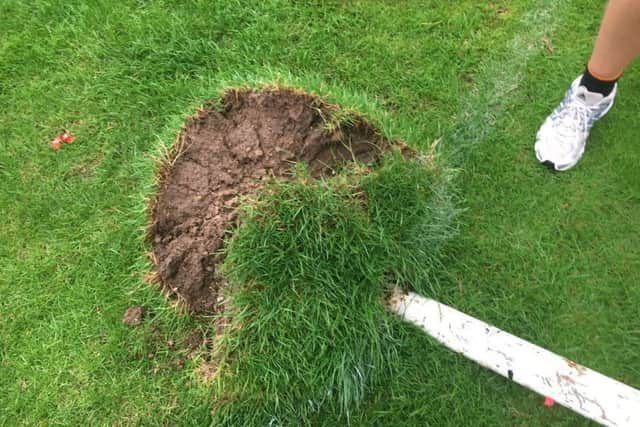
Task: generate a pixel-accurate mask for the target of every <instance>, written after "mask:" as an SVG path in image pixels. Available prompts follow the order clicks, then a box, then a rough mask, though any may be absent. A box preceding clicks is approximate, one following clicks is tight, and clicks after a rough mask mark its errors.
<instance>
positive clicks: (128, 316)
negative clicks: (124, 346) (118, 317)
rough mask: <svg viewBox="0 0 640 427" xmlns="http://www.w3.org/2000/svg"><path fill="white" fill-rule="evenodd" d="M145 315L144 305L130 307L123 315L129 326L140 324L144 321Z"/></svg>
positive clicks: (123, 320)
mask: <svg viewBox="0 0 640 427" xmlns="http://www.w3.org/2000/svg"><path fill="white" fill-rule="evenodd" d="M143 317H144V307H142V306H136V307H129V308H128V309H127V311H126V312H125V313H124V316H122V323H124V324H125V325H127V326H139V325H140V324H141V323H142V318H143Z"/></svg>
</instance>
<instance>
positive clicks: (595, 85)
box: [580, 67, 618, 96]
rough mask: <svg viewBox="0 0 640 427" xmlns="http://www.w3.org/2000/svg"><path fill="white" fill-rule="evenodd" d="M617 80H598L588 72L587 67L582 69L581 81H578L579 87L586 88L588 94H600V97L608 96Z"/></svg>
mask: <svg viewBox="0 0 640 427" xmlns="http://www.w3.org/2000/svg"><path fill="white" fill-rule="evenodd" d="M617 81H618V79H615V80H600V79H599V78H597V77H595V76H594V75H593V74H591V73H590V72H589V67H586V68H585V69H584V74H583V75H582V80H580V86H584V87H586V88H587V90H588V91H589V92H596V93H601V94H602V96H608V95H609V94H610V93H611V91H613V88H614V87H615V85H616V82H617Z"/></svg>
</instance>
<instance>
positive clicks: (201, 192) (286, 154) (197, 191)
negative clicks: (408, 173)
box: [150, 90, 389, 313]
mask: <svg viewBox="0 0 640 427" xmlns="http://www.w3.org/2000/svg"><path fill="white" fill-rule="evenodd" d="M222 105H223V108H222V111H215V110H213V109H203V110H201V111H199V112H198V114H197V115H196V116H195V117H192V118H191V119H189V120H188V121H187V123H186V125H185V127H184V128H183V130H182V132H181V134H180V135H179V137H178V140H177V142H176V145H175V147H174V152H173V155H172V156H170V157H171V158H170V159H169V161H168V162H167V163H166V165H165V168H164V170H163V171H162V173H161V184H160V191H159V194H158V196H157V199H156V201H155V204H154V208H153V212H152V223H151V227H150V237H151V241H152V244H153V259H154V262H155V264H156V268H157V271H158V275H159V278H160V281H161V283H162V285H163V287H164V288H165V289H166V290H168V291H169V293H171V294H174V295H177V296H178V297H179V298H180V299H182V300H183V301H184V302H185V303H186V305H187V307H188V308H189V309H190V310H191V311H192V312H197V313H204V312H208V313H210V312H215V311H220V310H222V309H223V307H221V306H222V305H224V303H222V301H223V298H222V294H221V292H220V290H221V289H222V288H223V287H224V283H225V280H224V278H223V277H222V276H221V275H220V274H219V272H218V264H219V263H220V262H221V261H222V260H221V256H220V255H217V254H216V253H217V252H218V251H219V250H220V249H221V248H222V245H223V243H224V239H225V237H226V236H227V233H228V231H229V230H230V228H231V227H232V226H233V225H234V223H235V220H236V208H237V207H238V203H239V199H240V198H241V197H242V196H245V195H248V194H251V193H253V192H255V191H256V189H257V188H258V187H260V186H261V185H262V182H263V181H264V180H265V179H269V178H272V177H276V178H286V177H287V176H288V175H289V174H290V171H291V168H292V165H293V163H294V162H298V161H304V162H306V163H307V164H308V166H309V171H310V173H311V175H312V176H313V177H316V178H317V177H320V176H328V175H332V174H335V173H336V170H337V169H338V168H339V167H340V166H341V165H343V164H344V163H345V162H347V161H353V160H358V161H362V162H365V163H369V162H372V161H375V160H377V159H379V158H380V155H381V153H382V151H384V150H385V149H387V148H388V146H389V144H388V143H387V142H386V141H385V140H384V139H383V138H382V137H381V136H380V135H379V133H378V132H377V131H376V130H375V129H374V128H373V127H371V126H370V125H368V124H366V123H365V122H364V121H363V120H360V119H355V120H354V123H353V124H351V125H349V126H342V127H340V128H336V129H334V130H331V131H329V130H327V125H326V122H325V120H328V119H329V118H330V117H331V116H332V112H334V111H336V108H335V107H333V106H330V105H327V104H325V103H323V102H322V101H321V100H319V99H317V98H315V97H312V96H310V95H306V94H301V93H298V92H294V91H291V90H266V91H263V92H249V91H235V90H234V91H230V92H228V93H227V94H226V95H225V96H224V98H223V104H222Z"/></svg>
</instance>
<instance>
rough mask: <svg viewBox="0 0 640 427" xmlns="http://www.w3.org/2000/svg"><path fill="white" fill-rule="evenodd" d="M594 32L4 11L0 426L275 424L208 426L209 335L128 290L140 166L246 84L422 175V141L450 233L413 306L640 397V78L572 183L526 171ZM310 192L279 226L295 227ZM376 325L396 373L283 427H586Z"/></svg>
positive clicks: (569, 22) (216, 4)
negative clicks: (358, 130)
mask: <svg viewBox="0 0 640 427" xmlns="http://www.w3.org/2000/svg"><path fill="white" fill-rule="evenodd" d="M601 8H602V5H601V4H600V3H599V2H591V1H586V0H571V1H566V2H557V1H542V0H538V1H524V0H514V1H496V2H486V3H485V2H474V1H471V0H462V1H457V2H440V1H417V0H415V1H414V0H407V1H398V2H389V1H383V0H375V1H374V0H370V1H364V0H363V1H353V2H346V1H337V0H336V1H314V0H308V1H298V2H286V1H279V0H263V1H242V2H241V1H237V0H226V1H190V2H177V1H168V0H167V1H149V2H146V1H133V0H125V1H120V2H115V1H107V0H105V1H97V0H93V1H55V0H48V1H44V0H43V1H35V2H31V3H23V2H13V1H0V111H1V113H0V137H1V138H2V143H1V144H0V214H1V215H2V216H1V220H0V295H1V297H0V425H7V426H14V425H81V424H88V425H209V424H211V423H212V422H217V423H222V422H226V423H228V424H231V425H232V423H233V422H234V421H233V420H236V421H237V422H246V423H250V422H252V423H258V422H262V421H264V420H265V419H269V415H270V416H271V418H270V419H272V420H274V421H273V423H272V424H276V425H277V421H278V420H279V418H278V416H279V414H268V413H267V412H265V411H266V410H265V408H264V407H263V406H261V405H262V403H263V402H262V401H263V400H267V401H268V400H273V399H275V398H276V397H278V398H280V396H275V395H269V393H266V395H264V396H255V401H252V400H250V399H249V400H247V401H242V402H239V403H238V402H236V403H234V405H236V406H233V405H231V406H229V407H230V408H231V409H230V410H229V411H231V412H229V411H227V412H225V411H224V410H220V408H221V407H223V406H224V403H225V402H223V399H222V398H221V396H224V394H225V392H224V390H221V389H220V387H221V383H214V384H213V385H207V384H204V383H202V382H201V381H199V380H198V377H197V375H195V374H194V372H193V371H194V369H195V368H197V367H198V366H201V364H202V361H203V360H205V359H206V358H207V357H208V356H207V351H206V349H203V348H195V349H194V348H192V346H190V344H189V341H190V340H189V337H190V336H193V334H194V331H195V332H202V333H204V334H207V333H210V329H211V319H207V318H197V319H195V318H192V317H190V316H188V315H186V314H185V313H184V312H183V311H182V310H180V309H176V307H175V306H174V305H173V304H172V303H171V302H170V301H167V300H166V299H165V298H164V297H162V295H161V294H160V292H158V289H157V288H156V287H154V286H150V285H148V284H147V283H146V282H145V280H144V276H145V274H146V273H148V271H149V268H150V266H149V263H148V261H147V259H146V256H145V253H146V252H147V251H148V243H147V242H145V240H144V229H145V227H146V224H147V217H146V211H145V203H146V200H147V198H149V197H151V196H152V191H153V182H154V176H153V174H154V170H155V166H156V159H155V156H156V155H157V153H158V152H160V151H161V149H162V148H161V147H168V146H169V145H170V144H171V143H172V142H173V140H174V138H175V136H176V133H177V132H178V130H179V129H180V126H181V124H182V123H183V122H184V119H185V117H187V116H188V115H190V114H192V113H193V112H194V111H195V110H196V108H197V107H198V106H199V105H201V104H202V103H203V102H204V101H206V100H209V99H215V98H217V97H218V94H219V91H220V90H221V89H223V88H224V87H226V86H230V85H242V84H245V83H249V84H251V85H259V84H261V83H262V82H263V83H269V82H280V83H282V84H286V85H290V86H295V87H298V88H301V89H304V90H307V91H310V92H314V93H317V94H319V95H321V96H323V97H324V98H326V99H328V100H329V101H331V102H335V103H339V104H340V105H341V106H344V107H345V108H347V109H351V110H356V111H360V112H363V113H364V114H366V115H367V116H368V117H370V118H371V120H372V121H373V122H374V123H376V124H377V125H378V126H379V127H380V128H381V129H382V131H383V132H384V134H385V135H386V136H388V137H390V138H401V139H404V140H406V141H407V142H408V143H409V144H410V145H412V146H415V147H417V148H418V149H420V150H426V149H428V147H430V146H431V145H432V144H433V143H434V141H439V143H438V154H439V158H440V160H441V161H442V162H443V163H444V164H446V165H447V166H448V167H450V168H452V169H454V170H455V179H454V180H453V182H452V183H451V188H450V190H451V191H454V192H455V193H456V195H457V198H458V199H459V202H458V203H459V206H458V207H459V208H461V209H462V210H463V211H462V213H461V214H460V215H459V217H458V220H457V226H458V229H459V231H458V233H457V236H456V237H455V238H453V239H451V240H449V243H448V244H447V245H446V246H445V248H444V252H443V254H442V259H441V263H442V267H441V268H440V269H438V270H437V272H436V273H432V272H430V276H429V277H430V278H431V279H432V280H431V281H430V283H429V284H428V286H427V285H426V284H425V283H419V284H415V286H416V287H417V288H419V289H420V290H421V291H422V292H423V293H428V295H429V296H431V297H435V298H436V299H438V300H441V301H443V302H445V303H447V304H450V305H452V306H454V307H456V308H458V309H460V310H462V311H464V312H466V313H468V314H471V315H473V316H475V317H479V318H481V319H483V320H485V321H487V322H490V323H492V324H494V325H496V326H498V327H500V328H502V329H505V330H507V331H509V332H512V333H514V334H516V335H518V336H520V337H522V338H524V339H527V340H530V341H532V342H534V343H536V344H539V345H541V346H543V347H545V348H548V349H550V350H552V351H554V352H557V353H559V354H562V355H564V356H566V357H570V358H572V359H575V360H577V361H579V362H580V363H582V364H584V365H586V366H589V367H591V368H593V369H596V370H598V371H600V372H602V373H604V374H606V375H610V376H612V377H614V378H617V379H619V380H622V381H624V382H626V383H628V384H630V385H632V386H635V387H640V368H639V366H640V364H638V361H639V358H638V356H637V349H639V348H640V328H639V326H638V320H637V319H638V315H639V314H640V313H639V310H640V309H639V307H640V288H638V286H637V283H638V282H639V281H640V245H639V244H638V239H637V237H636V236H637V235H636V233H635V231H636V230H638V228H639V227H640V173H638V168H637V165H638V163H640V150H638V148H637V141H636V140H637V135H638V134H639V132H640V128H639V127H638V125H637V120H636V117H637V115H638V113H639V112H640V100H638V97H637V96H633V95H634V94H635V93H637V92H638V91H640V72H639V71H638V68H637V67H632V68H631V69H630V70H628V72H627V73H626V75H625V77H624V79H623V80H622V81H621V86H620V92H619V97H618V99H617V105H616V106H615V108H614V109H613V110H612V112H611V114H610V115H609V116H608V117H607V118H606V119H604V120H603V121H602V122H601V123H599V124H598V125H597V126H596V128H595V130H594V132H593V134H592V138H591V140H590V144H589V146H588V148H587V152H586V155H585V158H584V160H583V161H581V163H580V164H579V165H578V166H577V167H576V168H575V169H574V170H571V171H570V172H567V173H563V174H553V173H550V172H549V171H547V170H546V169H544V168H542V167H540V166H539V165H538V164H537V162H536V160H535V157H534V155H533V151H532V146H533V138H534V135H535V132H536V130H537V127H538V126H539V124H540V122H541V120H543V119H544V117H545V116H546V114H548V113H549V111H550V110H551V109H552V108H553V107H554V106H555V105H556V103H557V102H558V101H559V100H560V98H561V97H562V94H563V93H564V91H565V89H566V88H567V86H568V84H569V83H570V82H571V81H572V79H573V78H575V76H576V75H577V74H578V73H579V72H580V71H581V68H582V66H583V64H584V62H585V60H586V58H587V57H588V54H589V51H590V47H591V43H592V39H593V36H594V34H595V33H596V31H597V27H598V22H599V18H600V14H601ZM65 129H66V130H68V131H69V132H71V133H73V134H74V135H75V136H76V141H75V142H74V143H73V144H72V145H69V146H65V147H64V148H63V149H62V150H61V151H58V152H54V151H53V150H51V149H50V148H49V147H48V144H47V143H48V141H50V140H51V139H52V138H53V137H54V136H55V135H57V134H58V133H60V132H61V131H63V130H65ZM416 179H417V178H416ZM322 191H323V190H322V189H318V190H317V191H315V192H311V194H308V193H304V192H303V193H300V194H302V196H304V197H302V196H300V197H299V198H298V199H296V200H299V201H302V202H305V203H307V204H309V205H310V206H313V203H314V201H315V200H317V199H316V197H319V195H322V194H324V193H322ZM327 194H328V196H327V198H326V200H334V199H332V197H333V196H332V195H331V194H333V193H327ZM326 200H325V201H326ZM265 203H267V204H268V201H267V202H265ZM323 203H325V202H323ZM323 206H326V205H323ZM336 206H338V205H336ZM340 206H341V205H340ZM381 206H387V207H390V206H393V205H389V204H388V203H387V204H386V205H385V203H384V202H382V204H381ZM343 208H344V206H343ZM274 209H275V208H274ZM282 214H283V215H286V212H285V211H283V212H282ZM343 217H344V218H346V219H349V221H352V220H353V221H356V220H355V219H351V218H348V215H343ZM345 224H347V225H349V224H351V225H353V224H355V225H357V224H358V223H357V221H356V223H353V224H352V223H350V222H348V221H347V222H345ZM242 242H243V240H242V239H238V244H239V245H240V246H241V243H242ZM276 243H277V242H276ZM274 244H275V243H274ZM372 259H379V258H376V257H373V258H372ZM254 267H255V266H254ZM373 267H376V266H375V265H374V266H373ZM416 269H419V267H418V266H416ZM236 272H237V273H238V274H237V279H238V280H241V279H242V278H243V277H244V276H242V271H239V270H236ZM433 274H435V275H436V276H435V277H434V276H433ZM245 278H246V277H245ZM265 280H266V279H265ZM133 305H144V306H145V307H147V308H148V311H149V313H148V315H147V317H146V319H145V322H144V323H143V325H142V326H140V327H138V328H129V327H126V326H124V325H123V324H122V322H121V319H122V315H123V313H124V311H125V310H126V308H127V307H129V306H133ZM337 315H339V314H337ZM385 322H386V323H385V327H386V328H388V331H389V337H391V338H390V341H388V342H386V344H385V345H387V344H388V345H387V347H385V348H386V349H387V350H389V352H390V353H393V354H392V358H393V360H394V363H393V369H389V370H388V371H385V372H380V373H378V374H377V375H376V379H375V381H372V382H370V383H367V386H366V387H365V388H364V389H363V390H362V392H361V393H360V392H355V393H352V395H354V396H355V397H354V398H353V399H352V401H350V402H349V403H348V405H326V406H323V407H321V408H320V409H318V410H311V411H300V412H299V414H300V416H302V414H304V416H305V419H304V423H306V424H309V425H326V426H334V425H345V424H346V423H347V421H349V422H350V423H351V425H355V426H360V425H363V426H368V425H370V426H380V425H383V426H387V425H388V426H394V425H403V426H413V425H415V426H425V425H431V426H441V425H452V426H478V425H487V426H494V425H499V426H512V425H518V426H539V425H550V426H565V425H566V426H569V425H570V426H574V425H589V423H588V422H586V421H585V420H583V419H581V418H580V417H578V416H577V415H574V414H573V413H571V412H570V411H568V410H565V409H563V408H561V407H559V406H558V405H556V406H555V407H553V408H547V407H545V406H543V405H542V398H541V397H540V396H537V395H535V394H533V393H530V392H528V391H526V390H524V389H522V388H521V387H520V386H518V385H516V384H513V383H510V382H509V381H507V380H505V379H503V378H501V377H498V376H496V375H494V374H491V373H489V372H487V371H485V370H483V369H481V368H480V367H478V366H476V365H475V364H473V363H472V362H469V361H467V360H465V359H464V358H462V357H460V356H457V355H454V354H452V353H451V352H449V351H447V350H445V349H443V348H442V347H440V346H439V345H437V344H435V343H434V342H433V341H432V340H431V339H429V338H427V337H426V336H424V334H422V333H421V332H420V331H418V330H416V329H415V328H413V327H410V326H407V325H404V324H402V323H401V322H400V321H398V320H395V319H394V318H393V317H391V316H389V317H388V318H385ZM356 335H357V334H356ZM177 361H179V362H180V363H176V362H177ZM384 363H385V361H384V360H382V361H380V366H384ZM183 364H184V366H183ZM256 384H258V383H256ZM285 400H286V399H285ZM214 408H215V409H216V411H214ZM234 408H235V409H234ZM345 408H348V409H349V410H348V412H347V411H346V410H345ZM233 410H236V412H235V413H233ZM212 411H213V412H212ZM239 413H242V414H244V415H243V416H244V417H242V416H238V415H237V414H239ZM220 414H223V415H225V414H226V415H225V416H227V415H228V416H227V418H220V416H221V415H220ZM234 414H235V415H234ZM247 414H249V415H247ZM252 414H255V416H253V415H252ZM295 414H296V409H295V408H293V409H291V411H289V414H288V415H287V416H288V417H293V418H288V421H289V424H292V425H295V422H294V421H291V420H292V419H295ZM265 417H266V418H265ZM256 420H260V421H256ZM285 424H286V423H285ZM300 424H302V421H300Z"/></svg>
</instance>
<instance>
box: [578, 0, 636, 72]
mask: <svg viewBox="0 0 640 427" xmlns="http://www.w3.org/2000/svg"><path fill="white" fill-rule="evenodd" d="M639 55H640V1H639V0H610V1H609V4H608V5H607V9H606V11H605V14H604V17H603V18H602V24H601V26H600V32H599V33H598V38H597V39H596V44H595V47H594V49H593V53H592V54H591V59H590V60H589V65H588V67H589V72H590V73H591V74H592V75H593V76H594V77H596V78H598V79H601V80H616V79H617V78H619V77H620V75H621V74H622V72H623V71H624V69H625V68H626V66H627V65H629V64H630V63H631V61H633V60H634V59H635V58H636V57H637V56H639Z"/></svg>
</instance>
